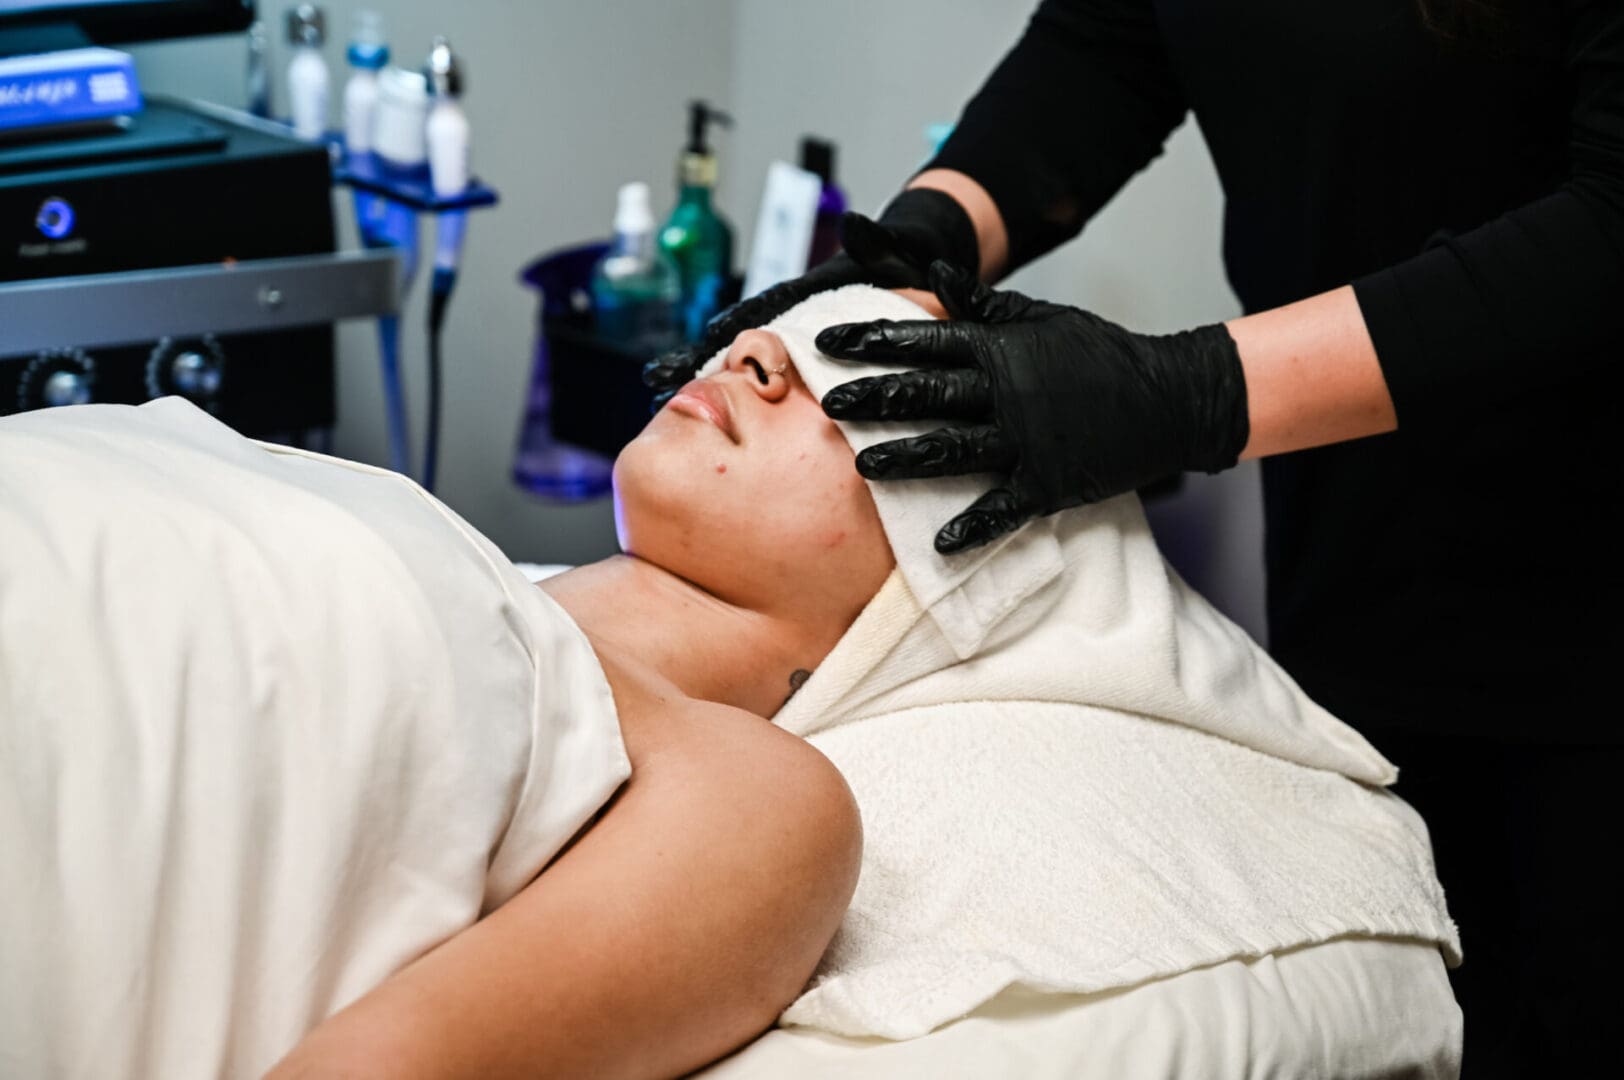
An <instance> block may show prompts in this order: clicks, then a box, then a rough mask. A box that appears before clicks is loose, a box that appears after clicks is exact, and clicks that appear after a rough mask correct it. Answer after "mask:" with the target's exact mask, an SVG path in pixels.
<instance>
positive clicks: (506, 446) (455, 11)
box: [137, 0, 1263, 636]
mask: <svg viewBox="0 0 1624 1080" xmlns="http://www.w3.org/2000/svg"><path fill="white" fill-rule="evenodd" d="M1033 4H1034V0H820V2H818V3H815V4H808V3H805V2H804V0H681V2H677V3H673V2H670V0H597V2H594V0H466V2H464V3H461V4H456V5H451V4H444V3H435V2H433V0H369V2H365V3H355V2H353V0H329V2H327V3H325V4H323V5H322V6H323V7H324V8H325V10H326V12H327V16H328V28H329V43H328V47H327V50H326V52H327V56H328V60H329V63H330V64H331V65H332V66H333V68H334V71H335V76H336V77H335V94H334V97H335V102H336V99H337V97H338V93H337V91H338V89H339V83H340V81H341V79H342V76H343V71H342V54H343V39H344V38H345V36H346V35H347V34H348V30H349V26H350V20H351V17H352V13H353V12H354V11H355V9H357V8H359V7H370V8H373V9H376V10H379V11H382V12H383V13H384V15H385V17H386V18H387V20H388V22H389V34H390V38H391V41H392V43H393V44H394V46H395V48H396V50H397V62H412V63H415V62H416V61H417V54H419V53H420V52H426V49H427V45H428V42H429V40H430V39H431V37H432V36H433V35H434V34H436V33H446V34H448V35H449V36H450V37H451V40H452V42H453V44H454V45H455V46H456V47H457V48H458V50H459V52H461V53H462V54H463V55H464V56H465V57H466V58H467V62H468V65H469V86H468V94H467V98H466V107H467V109H468V111H469V114H470V118H471V120H472V122H473V125H474V131H475V139H476V143H475V151H474V155H475V169H476V171H477V172H478V173H479V174H480V175H482V176H483V177H484V178H486V179H487V180H489V181H490V182H491V183H492V184H493V185H495V186H496V187H497V188H499V189H500V190H501V192H502V195H503V203H502V205H501V206H500V207H499V208H497V209H495V210H493V211H485V212H481V213H479V214H476V215H474V216H473V217H472V219H471V227H470V236H469V248H468V254H467V257H466V259H465V266H464V271H463V284H462V286H461V288H460V290H459V293H458V295H457V298H456V301H455V303H454V306H453V309H452V313H451V318H450V322H449V324H448V326H447V330H446V341H445V345H446V356H447V362H448V368H447V378H446V398H445V421H444V450H443V457H442V463H441V481H440V491H439V493H440V495H441V496H442V497H443V498H444V499H445V500H446V502H448V503H449V504H450V505H451V506H452V507H453V508H455V509H456V510H457V511H458V512H460V513H461V514H463V515H464V516H465V517H467V518H468V519H469V520H470V521H471V522H472V523H473V524H474V525H475V526H476V527H478V528H479V529H481V530H482V531H484V532H485V533H486V534H487V535H489V536H490V537H491V538H492V539H493V540H495V541H496V542H497V543H498V544H499V545H501V546H502V547H503V548H504V549H505V550H506V551H508V552H509V553H510V554H511V555H512V556H513V557H514V558H518V559H531V560H536V561H546V562H551V561H558V562H579V561H584V560H588V559H592V558H597V557H600V556H602V555H604V554H607V553H608V552H610V551H612V550H613V547H614V533H613V525H612V519H611V514H610V509H609V506H608V504H607V500H602V501H599V502H597V503H593V504H588V505H585V506H555V505H552V504H548V503H544V502H542V501H540V500H537V499H535V498H534V497H532V496H530V495H528V494H526V493H524V492H523V491H521V490H519V489H518V488H516V487H515V486H514V485H513V484H512V483H511V482H510V480H509V478H508V477H509V473H510V469H511V458H512V450H513V440H514V435H515V433H516V430H517V424H518V420H519V413H520V408H521V404H522V401H523V394H524V391H525V387H526V384H527V380H528V376H529V357H530V348H531V341H532V337H533V332H534V315H535V312H534V306H533V300H532V297H531V296H530V295H528V293H527V292H526V291H525V290H523V289H522V288H521V287H520V286H519V285H518V284H517V280H516V275H517V273H518V271H519V270H520V269H521V268H522V267H523V266H524V264H525V263H527V262H528V261H529V260H530V259H531V258H532V257H533V256H535V255H536V254H538V253H540V252H544V251H548V250H551V249H553V248H556V247H560V246H563V245H566V244H569V243H573V242H576V241H579V240H583V239H586V238H589V237H592V236H596V235H601V234H603V233H604V232H605V231H606V229H607V222H608V220H609V217H610V216H611V214H612V211H613V201H614V189H615V187H616V186H617V185H618V184H620V183H621V182H623V181H625V180H630V179H646V180H649V181H651V182H652V183H653V184H654V186H655V191H656V192H657V198H663V200H664V206H658V207H657V208H656V209H657V211H660V210H663V209H664V208H665V207H668V206H669V201H670V195H671V189H670V187H669V178H670V177H671V175H672V167H673V162H674V158H675V154H676V151H677V149H678V146H679V143H680V141H681V137H682V134H683V122H684V104H685V102H686V101H687V100H688V99H689V98H691V97H705V98H708V99H710V100H712V101H714V102H717V103H719V104H722V105H724V106H726V107H728V108H729V109H730V110H731V111H732V112H733V113H734V115H735V117H736V118H737V120H738V125H737V127H736V129H735V130H734V132H733V133H732V134H723V135H721V136H720V137H719V143H720V147H721V153H722V168H723V180H722V184H721V190H720V201H721V205H722V207H723V209H724V211H725V212H726V213H727V215H728V216H729V217H730V218H731V219H732V221H733V222H734V224H735V226H736V228H737V229H738V233H739V244H738V250H739V252H740V253H741V255H740V257H741V258H742V257H743V253H746V252H748V251H749V232H750V225H751V223H753V221H754V219H755V213H756V204H757V201H758V199H759V195H760V185H761V179H762V177H763V176H764V174H765V170H766V167H767V164H768V163H769V162H770V161H772V160H773V159H775V158H783V159H786V160H793V159H794V155H795V153H796V147H797V143H798V140H799V137H800V136H801V135H802V134H808V133H810V134H817V135H821V136H824V137H827V138H831V139H833V140H834V141H835V142H836V143H837V144H838V146H839V155H840V156H839V163H838V170H839V180H840V182H841V184H842V186H844V187H845V188H846V190H847V192H848V194H849V195H850V197H851V201H852V205H853V207H854V208H856V209H859V210H864V211H869V212H873V211H875V210H878V209H879V208H880V207H881V206H882V205H883V204H884V203H885V201H886V200H887V199H888V198H889V197H890V196H891V195H892V194H893V193H894V192H895V191H896V190H897V188H898V187H899V186H900V184H901V183H902V182H903V180H904V179H906V177H907V176H908V175H909V174H910V173H911V172H912V171H913V170H914V169H915V168H916V167H917V166H918V165H919V164H920V162H921V161H922V159H923V158H924V156H925V154H926V152H927V149H928V148H927V146H926V143H925V140H924V128H925V126H926V125H927V124H929V123H931V122H936V121H951V120H954V119H955V118H956V117H957V114H958V110H959V108H960V106H961V105H962V104H963V102H964V101H965V100H967V99H968V97H969V96H970V95H971V94H972V93H973V92H974V90H975V89H976V87H977V86H978V85H979V84H980V82H981V80H982V79H983V78H984V77H985V75H986V73H987V72H988V71H989V70H990V69H991V68H992V66H993V64H994V63H996V62H997V60H998V59H999V57H1000V56H1002V54H1003V53H1004V51H1005V50H1006V49H1007V48H1008V47H1009V46H1010V45H1011V44H1013V43H1014V41H1015V39H1016V37H1017V36H1018V35H1019V33H1020V31H1021V28H1022V26H1023V25H1024V23H1025V20H1026V17H1027V15H1028V14H1029V13H1030V10H1031V8H1032V7H1033ZM288 6H290V5H288V4H286V3H282V2H279V0H262V3H261V9H262V12H263V14H264V15H265V16H266V17H267V19H268V22H269V24H270V26H271V29H272V31H273V34H272V39H273V65H274V66H273V73H277V74H279V69H280V68H281V66H282V65H283V63H284V62H285V57H286V50H285V47H284V46H283V44H282V20H283V17H284V14H283V13H284V12H285V10H286V8H287V7H288ZM137 58H138V62H139V63H140V66H141V74H142V78H143V80H144V82H145V84H146V85H147V87H148V88H149V89H151V90H156V91H166V92H171V93H179V94H186V95H192V96H198V97H205V98H208V99H210V100H215V101H220V102H224V103H226V104H233V105H240V104H242V101H243V97H244V86H243V77H242V72H243V65H244V49H243V46H242V43H241V42H240V41H238V40H235V39H229V40H228V39H210V40H204V41H198V42H176V43H168V44H162V45H151V46H143V47H142V48H140V49H138V50H137ZM278 101H280V98H279V99H278ZM335 119H336V113H335ZM1056 122H1062V118H1061V117H1059V116H1057V117H1056ZM1221 203H1222V196H1221V192H1220V189H1219V186H1218V182H1217V179H1216V177H1215V176H1214V175H1213V172H1212V167H1211V164H1210V162H1209V160H1208V157H1207V154H1206V150H1205V148H1204V146H1203V145H1202V144H1201V140H1200V137H1199V134H1198V133H1197V132H1196V131H1195V129H1194V125H1193V124H1187V125H1186V126H1185V127H1184V128H1183V129H1181V130H1180V131H1179V132H1177V133H1176V134H1175V135H1174V137H1173V138H1172V140H1171V141H1170V142H1169V144H1168V148H1167V153H1166V154H1165V155H1164V157H1163V158H1162V159H1160V160H1159V161H1158V162H1157V163H1156V164H1155V165H1154V166H1153V167H1152V168H1151V169H1150V170H1148V171H1147V172H1145V173H1144V174H1141V175H1140V176H1139V177H1138V178H1136V179H1135V180H1134V181H1133V182H1132V183H1131V184H1130V185H1129V186H1128V187H1127V188H1126V189H1125V190H1124V191H1123V192H1122V194H1121V195H1120V196H1119V197H1118V198H1117V199H1116V200H1115V201H1114V202H1113V203H1112V204H1111V205H1110V206H1109V207H1107V208H1106V210H1105V211H1104V212H1103V213H1102V214H1101V215H1100V216H1099V217H1098V218H1097V219H1096V220H1095V221H1094V222H1092V223H1091V224H1090V225H1089V227H1088V229H1087V230H1086V231H1085V232H1084V234H1083V236H1082V238H1081V239H1080V240H1079V241H1077V242H1074V243H1073V244H1071V245H1069V246H1068V247H1067V248H1065V249H1063V250H1061V251H1059V252H1057V253H1055V254H1053V255H1051V256H1050V257H1049V258H1047V259H1045V260H1044V261H1042V262H1041V263H1039V264H1037V265H1035V266H1033V267H1030V268H1028V269H1027V270H1025V271H1023V272H1022V273H1020V274H1018V275H1017V276H1016V277H1015V278H1014V279H1012V281H1011V285H1012V286H1013V287H1017V288H1020V289H1023V290H1024V291H1027V292H1030V293H1033V294H1035V295H1041V296H1044V297H1045V298H1047V299H1052V300H1056V301H1060V302H1070V303H1078V304H1082V305H1085V306H1088V307H1090V308H1092V309H1094V310H1096V311H1098V312H1100V313H1101V314H1103V315H1105V316H1107V317H1109V318H1112V319H1115V320H1117V321H1119V322H1122V323H1124V324H1126V325H1128V326H1130V327H1133V328H1136V329H1142V330H1147V331H1166V330H1175V329H1181V328H1185V327H1189V326H1193V325H1197V324H1199V323H1202V322H1210V321H1214V320H1218V319H1223V318H1228V317H1230V316H1233V315H1235V314H1237V313H1238V310H1239V309H1238V305H1237V304H1236V302H1235V300H1234V297H1233V296H1232V294H1231V293H1230V291H1229V289H1228V287H1227V286H1226V285H1225V284H1224V280H1223V274H1222V268H1221V265H1220V262H1219V222H1220V213H1221ZM340 210H341V221H343V223H344V224H343V229H344V232H343V236H344V238H345V242H347V243H351V244H353V243H354V233H353V228H352V227H351V226H350V224H349V219H348V205H347V200H340ZM422 292H423V289H422V287H421V285H419V287H418V289H417V290H416V294H415V299H416V302H415V303H414V304H413V306H412V307H411V309H410V310H409V311H408V313H407V320H408V325H409V326H411V327H418V326H421V324H422V310H421V301H422ZM339 340H340V385H339V393H340V409H341V410H342V418H341V420H340V423H339V427H338V429H337V431H336V432H335V449H336V450H337V452H339V453H341V454H344V455H346V456H349V457H353V458H357V459H360V460H363V461H370V462H375V463H379V464H382V463H385V462H386V460H387V449H386V443H385V434H384V429H383V406H382V396H381V391H380V387H379V382H378V374H377V350H376V345H375V343H374V340H373V335H372V332H371V328H370V327H368V326H365V325H352V326H346V327H345V328H343V330H342V331H341V333H340V339H339ZM421 350H422V341H421V334H420V333H416V334H413V335H411V336H410V339H409V345H408V349H407V352H406V357H405V363H406V366H407V368H408V370H409V371H410V372H411V373H412V375H413V377H414V381H412V382H411V383H409V384H408V392H409V394H410V395H411V400H412V401H413V403H414V404H415V405H418V406H420V405H421V403H422V400H423V388H422V385H421V374H422V369H423V357H422V352H421ZM420 431H421V425H420V423H419V426H418V427H417V429H416V432H420ZM416 432H414V434H415V433H416ZM1150 511H1151V516H1152V520H1153V523H1154V524H1155V525H1156V528H1157V532H1158V534H1159V535H1160V537H1161V539H1162V543H1163V547H1164V549H1166V550H1167V551H1168V553H1169V555H1170V557H1171V558H1172V559H1173V561H1174V562H1175V563H1176V564H1177V565H1178V566H1179V568H1180V569H1181V571H1182V572H1183V573H1184V574H1185V576H1186V577H1187V578H1189V579H1190V580H1191V581H1192V582H1194V583H1196V585H1197V586H1198V587H1199V588H1201V589H1202V591H1204V592H1205V593H1207V595H1208V596H1210V597H1211V598H1212V599H1213V600H1214V601H1215V602H1217V603H1218V605H1219V606H1220V607H1222V608H1223V609H1225V610H1226V611H1228V612H1229V613H1230V614H1231V616H1232V617H1234V618H1236V619H1237V621H1239V622H1241V623H1242V624H1243V625H1245V626H1246V627H1247V628H1248V629H1250V630H1252V631H1253V633H1255V634H1258V635H1260V636H1261V635H1262V632H1263V614H1262V529H1261V524H1260V520H1261V516H1260V510H1259V493H1258V481H1257V474H1256V470H1255V469H1253V468H1250V467H1245V468H1242V469H1238V470H1235V471H1234V472H1231V473H1229V474H1225V475H1223V476H1220V477H1214V478H1207V477H1198V478H1191V479H1190V480H1189V481H1188V482H1187V483H1186V485H1185V488H1184V490H1183V491H1182V492H1181V493H1180V494H1179V495H1178V496H1177V497H1175V498H1172V499H1167V500H1163V501H1161V502H1159V503H1157V504H1155V505H1153V506H1152V507H1151V508H1150Z"/></svg>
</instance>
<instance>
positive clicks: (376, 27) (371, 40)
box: [345, 11, 389, 71]
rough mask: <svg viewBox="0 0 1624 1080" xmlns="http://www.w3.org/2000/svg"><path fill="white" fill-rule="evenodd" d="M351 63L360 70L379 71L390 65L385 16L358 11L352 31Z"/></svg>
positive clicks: (374, 12) (348, 50)
mask: <svg viewBox="0 0 1624 1080" xmlns="http://www.w3.org/2000/svg"><path fill="white" fill-rule="evenodd" d="M345 56H346V57H347V58H348V59H349V62H350V63H351V64H352V65H354V66H355V67H358V68H368V69H370V70H373V71H377V70H378V69H379V68H381V67H383V66H384V65H385V64H387V63H389V42H388V39H387V38H385V37H384V32H383V16H382V15H380V14H378V13H377V12H376V11H357V12H356V13H355V23H354V25H353V27H352V28H351V30H350V46H349V48H348V49H347V50H345Z"/></svg>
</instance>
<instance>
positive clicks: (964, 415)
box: [817, 263, 1249, 555]
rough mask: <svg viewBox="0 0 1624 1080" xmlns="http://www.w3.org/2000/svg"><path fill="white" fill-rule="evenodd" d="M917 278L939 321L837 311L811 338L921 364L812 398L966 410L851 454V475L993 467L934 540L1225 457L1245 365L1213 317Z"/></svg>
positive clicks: (862, 405) (985, 530)
mask: <svg viewBox="0 0 1624 1080" xmlns="http://www.w3.org/2000/svg"><path fill="white" fill-rule="evenodd" d="M930 284H931V288H932V290H933V291H934V292H935V293H936V296H937V298H938V299H939V300H941V302H942V306H943V307H945V308H946V309H947V311H948V313H949V314H950V315H951V316H952V320H953V321H938V320H935V319H926V320H920V321H917V322H893V321H891V320H888V319H882V320H879V321H878V322H871V323H847V324H845V325H842V326H831V327H829V328H828V329H826V330H824V331H823V332H822V333H820V334H819V335H818V341H817V344H818V350H819V351H820V352H823V353H825V354H827V355H829V356H833V357H838V358H840V359H844V360H858V361H867V362H869V363H880V364H906V365H910V366H913V367H917V368H922V369H923V370H919V371H909V372H904V373H902V374H899V375H881V376H878V377H871V378H864V379H857V380H854V381H853V382H848V383H842V384H841V385H840V386H837V387H835V388H834V389H832V390H830V391H829V392H828V393H827V394H825V395H824V398H823V409H824V411H825V412H826V413H828V414H829V415H830V416H832V417H834V418H835V419H837V420H919V419H926V418H933V419H934V418H939V419H944V420H959V421H964V422H965V425H964V426H960V427H950V428H942V429H940V430H938V431H933V432H930V433H929V434H926V435H920V436H918V437H917V438H912V439H898V440H895V441H892V442H886V443H879V444H877V445H875V446H871V447H869V448H868V449H866V450H864V451H863V452H862V453H860V454H858V455H857V469H858V471H859V472H861V473H862V474H863V475H864V476H865V477H867V478H868V479H870V480H898V479H911V478H915V477H927V476H957V475H961V474H964V473H975V472H998V473H1005V474H1007V475H1008V477H1009V480H1008V482H1007V484H1006V485H1005V486H1003V487H995V488H993V489H992V490H991V491H988V492H987V493H986V494H985V495H983V496H981V498H979V499H977V500H976V501H975V502H974V503H972V504H971V505H970V507H969V508H968V509H966V510H965V511H964V512H963V513H961V514H959V515H958V516H957V517H955V518H954V519H953V520H952V521H949V522H948V523H947V524H946V525H945V526H943V527H942V529H941V531H940V532H938V533H937V534H936V550H937V551H939V552H941V553H942V554H944V555H948V554H952V553H953V552H956V551H965V550H967V549H969V548H973V547H979V546H980V545H982V544H985V543H987V542H988V541H989V540H993V539H996V538H997V537H999V536H1002V535H1003V534H1004V533H1007V532H1010V531H1011V530H1013V529H1015V528H1018V527H1019V526H1020V525H1021V524H1023V523H1024V522H1026V521H1028V520H1030V519H1031V518H1034V517H1037V516H1040V515H1043V514H1052V513H1054V512H1055V511H1056V510H1063V509H1065V508H1066V507H1068V506H1076V505H1078V504H1080V503H1088V502H1098V501H1099V500H1101V499H1108V498H1110V497H1111V496H1113V495H1119V494H1121V493H1122V492H1124V491H1131V490H1133V489H1135V488H1138V487H1142V486H1143V485H1145V484H1148V483H1150V482H1152V481H1155V480H1160V479H1163V478H1164V477H1167V476H1170V475H1172V474H1174V473H1177V472H1180V471H1183V470H1186V469H1200V470H1203V471H1205V472H1219V471H1221V470H1223V469H1227V468H1229V467H1230V466H1232V465H1234V464H1235V462H1236V461H1237V460H1238V459H1239V457H1240V452H1241V450H1242V449H1243V448H1244V447H1245V446H1246V440H1247V437H1248V434H1249V425H1248V421H1247V412H1246V378H1245V375H1244V374H1243V373H1242V371H1241V360H1240V354H1239V353H1238V352H1237V351H1236V349H1235V342H1234V340H1233V339H1232V338H1231V337H1230V336H1229V331H1228V330H1227V329H1225V328H1224V326H1223V325H1222V324H1215V325H1212V326H1203V327H1201V328H1200V329H1197V330H1189V331H1186V332H1184V333H1180V334H1167V335H1157V336H1151V335H1146V334H1135V333H1133V332H1132V331H1129V330H1124V329H1123V328H1122V327H1120V326H1117V325H1116V324H1115V323H1110V322H1106V321H1105V320H1104V319H1102V318H1100V317H1099V316H1097V315H1091V314H1089V313H1088V312H1086V311H1082V310H1079V309H1077V308H1070V307H1063V306H1061V305H1059V304H1046V303H1043V302H1042V301H1039V300H1033V299H1031V298H1029V297H1026V296H1022V295H1021V294H1020V293H1017V292H997V291H994V290H992V289H989V288H987V287H986V286H985V285H983V284H981V283H980V282H979V281H977V280H976V279H975V277H974V276H973V275H970V274H968V273H965V272H963V271H961V270H957V269H954V268H952V267H949V266H947V265H946V264H942V263H938V264H936V265H935V266H932V267H931V271H930Z"/></svg>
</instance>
